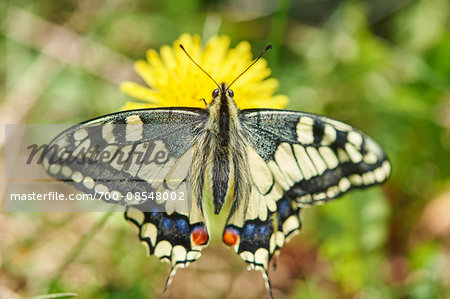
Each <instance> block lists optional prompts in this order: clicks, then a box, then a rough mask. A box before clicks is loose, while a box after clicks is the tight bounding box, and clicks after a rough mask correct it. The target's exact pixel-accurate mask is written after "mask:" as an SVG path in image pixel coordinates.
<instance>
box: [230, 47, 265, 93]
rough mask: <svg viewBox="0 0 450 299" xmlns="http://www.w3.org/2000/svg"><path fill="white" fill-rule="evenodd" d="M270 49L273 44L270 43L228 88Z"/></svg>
mask: <svg viewBox="0 0 450 299" xmlns="http://www.w3.org/2000/svg"><path fill="white" fill-rule="evenodd" d="M270 49H272V45H268V46H267V47H266V48H265V49H264V51H262V52H261V54H259V56H258V58H256V59H255V61H253V62H252V63H251V64H250V65H249V66H248V67H247V68H246V69H245V70H244V71H243V72H242V73H241V74H240V75H239V76H237V77H236V79H234V80H233V82H231V83H230V85H228V87H227V89H229V88H230V86H231V85H233V83H234V82H236V80H237V79H239V78H240V77H241V76H242V75H243V74H244V73H245V72H246V71H248V69H249V68H251V67H252V66H253V65H254V64H255V63H256V62H257V61H258V60H259V59H260V58H261V56H263V55H264V53H266V52H267V51H269V50H270Z"/></svg>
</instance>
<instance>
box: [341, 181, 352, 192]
mask: <svg viewBox="0 0 450 299" xmlns="http://www.w3.org/2000/svg"><path fill="white" fill-rule="evenodd" d="M350 187H351V184H350V181H349V180H348V179H347V178H342V179H341V180H340V181H339V190H341V192H346V191H347V190H348V189H350Z"/></svg>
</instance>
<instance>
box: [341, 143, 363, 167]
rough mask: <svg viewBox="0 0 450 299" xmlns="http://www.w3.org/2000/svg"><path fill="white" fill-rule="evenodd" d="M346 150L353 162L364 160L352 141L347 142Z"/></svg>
mask: <svg viewBox="0 0 450 299" xmlns="http://www.w3.org/2000/svg"><path fill="white" fill-rule="evenodd" d="M345 150H346V151H347V153H348V155H349V156H350V159H351V160H352V162H353V163H359V162H361V160H362V155H361V153H360V152H359V151H358V150H357V149H356V148H355V146H354V145H353V144H351V143H348V142H347V143H346V144H345Z"/></svg>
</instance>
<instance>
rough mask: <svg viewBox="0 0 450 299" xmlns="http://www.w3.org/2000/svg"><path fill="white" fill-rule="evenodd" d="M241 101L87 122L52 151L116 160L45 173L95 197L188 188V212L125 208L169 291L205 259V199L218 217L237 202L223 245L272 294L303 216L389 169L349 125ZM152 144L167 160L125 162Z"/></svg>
mask: <svg viewBox="0 0 450 299" xmlns="http://www.w3.org/2000/svg"><path fill="white" fill-rule="evenodd" d="M255 62H256V61H255ZM233 82H234V81H233ZM216 84H217V83H216ZM233 97H234V94H233V91H232V90H231V89H230V88H229V87H228V86H227V85H226V84H225V83H222V84H218V88H217V89H215V90H214V91H213V93H212V98H213V99H212V101H211V102H210V104H208V105H207V107H206V108H205V109H201V108H186V107H180V108H154V109H143V110H134V111H124V112H118V113H114V114H110V115H106V116H102V117H100V118H97V119H93V120H90V121H87V122H85V123H82V124H80V125H77V126H74V127H72V128H70V129H68V130H67V131H65V132H63V133H61V134H60V135H59V136H57V137H56V138H55V139H54V140H53V141H52V143H51V144H50V146H51V145H58V146H59V147H60V148H62V149H64V150H65V151H66V152H71V153H75V152H79V151H80V150H85V151H86V149H87V150H88V151H90V150H92V148H93V146H94V144H95V146H96V147H97V150H98V147H100V149H99V150H100V151H102V150H103V151H105V150H106V149H108V150H109V152H110V153H112V154H111V155H110V156H109V157H107V159H102V161H100V162H99V161H97V163H88V164H86V163H85V164H83V163H71V164H66V163H64V162H63V161H62V160H56V161H52V160H51V159H50V157H46V159H45V160H44V167H45V168H46V170H47V171H48V173H49V174H50V175H52V176H53V177H55V178H58V179H62V180H65V181H67V182H69V183H71V184H73V185H74V186H75V187H76V188H78V189H79V190H81V191H83V192H86V193H91V194H94V193H95V192H97V191H102V192H113V193H115V194H128V193H129V192H136V191H139V192H147V193H149V194H152V193H153V192H157V191H158V190H161V188H163V189H164V190H170V191H173V192H177V191H179V192H181V191H182V192H185V191H186V190H190V194H189V196H190V198H191V200H190V201H189V202H188V207H187V209H179V208H177V207H174V206H169V205H170V203H171V201H170V200H169V201H166V204H165V205H166V206H165V209H164V210H163V211H148V210H147V209H146V208H145V207H144V205H139V204H138V205H133V206H127V207H126V212H125V219H126V220H128V221H129V222H131V223H132V224H134V225H135V226H136V227H137V228H138V235H139V238H140V240H141V241H142V243H143V244H145V245H146V247H147V248H148V252H149V253H150V254H153V255H155V256H157V257H158V258H160V259H161V260H164V261H167V262H169V263H170V264H171V271H170V274H169V277H168V279H167V283H166V287H168V286H169V285H170V284H171V281H172V278H173V276H174V275H175V273H176V271H177V269H179V268H183V267H187V266H188V265H189V263H190V262H193V261H195V260H197V259H198V258H199V257H200V251H201V250H202V249H203V248H204V247H206V246H207V245H208V242H209V238H210V237H209V233H208V232H209V227H208V218H207V216H208V215H206V214H205V204H206V203H205V202H204V200H205V198H206V196H205V193H209V198H212V201H213V203H212V204H213V209H214V213H215V214H219V213H220V212H221V210H223V209H222V208H223V207H224V206H225V203H229V206H230V208H229V215H228V220H227V222H226V224H225V227H224V230H223V241H224V243H225V244H226V245H229V246H231V247H233V248H234V250H235V251H236V252H237V253H238V254H239V255H240V257H241V258H242V259H243V260H244V261H245V262H246V263H248V265H249V266H250V267H251V268H253V269H257V270H260V271H261V272H262V274H263V277H264V279H265V283H266V287H267V289H268V291H269V292H270V293H271V289H270V282H269V278H268V276H267V269H268V264H269V261H270V260H271V258H272V257H274V256H276V255H277V254H278V253H279V250H280V249H281V248H282V247H283V245H284V244H285V243H286V242H287V241H288V240H289V239H290V238H291V237H292V236H294V235H295V234H296V233H298V232H299V230H300V226H301V221H300V210H301V209H302V208H303V207H306V206H311V205H316V204H322V203H325V202H327V201H329V200H332V199H334V198H337V197H339V196H341V195H342V194H344V193H346V192H348V191H350V190H352V189H355V188H365V187H368V186H372V185H375V184H380V183H383V182H384V181H385V180H386V179H387V178H388V176H389V174H390V164H389V162H388V160H387V158H386V155H385V154H384V153H383V151H382V149H381V148H380V147H379V146H378V144H376V143H375V142H374V141H373V140H372V139H371V138H370V137H368V136H367V135H365V134H363V133H362V132H360V131H359V130H357V129H355V128H353V127H351V126H349V125H347V124H344V123H342V122H339V121H336V120H332V119H329V118H327V117H324V116H319V115H314V114H310V113H305V112H297V111H287V110H274V109H247V110H239V109H238V107H237V106H236V104H235V103H234V100H233ZM115 125H122V126H115ZM149 142H153V143H154V145H156V146H158V147H160V148H162V149H164V151H165V152H167V154H168V158H167V159H165V161H162V163H153V164H148V165H147V164H145V165H144V164H142V163H141V164H139V163H138V164H137V165H136V164H133V165H132V166H130V165H129V164H128V165H124V164H123V163H122V164H120V163H117V160H118V159H119V158H120V157H118V155H117V154H115V153H116V152H118V149H121V150H122V152H128V153H130V152H133V151H136V150H137V149H138V148H141V149H142V148H144V147H145V146H147V145H148V143H149ZM163 160H164V159H163ZM174 173H176V175H177V178H178V179H175V180H174V177H175V175H174ZM105 178H107V179H105ZM136 182H139V184H137V183H136ZM174 182H175V183H174ZM188 185H189V188H187V186H188Z"/></svg>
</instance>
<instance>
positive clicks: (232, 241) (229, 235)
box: [223, 228, 239, 246]
mask: <svg viewBox="0 0 450 299" xmlns="http://www.w3.org/2000/svg"><path fill="white" fill-rule="evenodd" d="M223 242H224V243H225V244H227V245H228V246H234V245H236V244H237V243H238V242H239V233H238V232H237V231H236V230H235V229H233V228H227V229H226V230H225V232H224V234H223Z"/></svg>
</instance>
